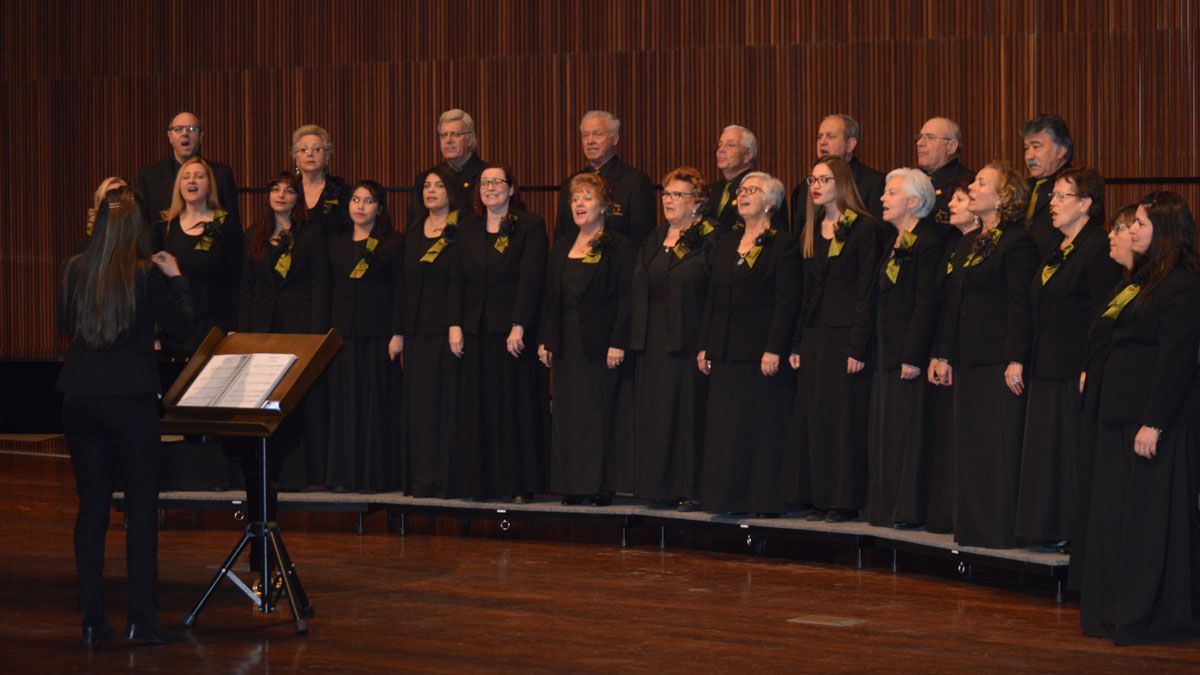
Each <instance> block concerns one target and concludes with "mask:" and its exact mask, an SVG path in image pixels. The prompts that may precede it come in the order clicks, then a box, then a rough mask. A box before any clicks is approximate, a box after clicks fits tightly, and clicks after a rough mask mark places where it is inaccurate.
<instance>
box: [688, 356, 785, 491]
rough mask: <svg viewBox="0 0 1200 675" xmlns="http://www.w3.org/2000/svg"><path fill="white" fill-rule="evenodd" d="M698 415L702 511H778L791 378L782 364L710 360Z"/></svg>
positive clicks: (782, 485)
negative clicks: (771, 368) (769, 368)
mask: <svg viewBox="0 0 1200 675" xmlns="http://www.w3.org/2000/svg"><path fill="white" fill-rule="evenodd" d="M708 377H709V382H708V402H707V404H706V406H705V413H704V421H705V423H704V456H703V459H702V460H701V467H702V476H701V489H700V502H701V503H702V504H703V505H704V509H705V510H707V511H714V512H717V511H729V512H758V513H782V512H783V511H786V510H787V509H786V507H785V505H784V484H783V480H782V471H781V469H782V466H783V451H784V447H785V446H786V443H787V440H788V433H787V429H788V418H789V416H790V415H791V412H792V406H793V399H794V398H795V394H796V378H795V375H794V373H793V372H792V371H791V369H789V368H788V367H787V366H786V364H785V365H783V366H782V367H781V368H780V369H779V372H778V373H776V374H775V375H774V376H773V377H764V376H763V374H762V371H761V366H760V364H759V362H758V361H754V362H747V363H726V362H720V361H713V364H712V372H711V373H710V374H709V376H708Z"/></svg>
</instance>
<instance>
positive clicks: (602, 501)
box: [592, 494, 613, 506]
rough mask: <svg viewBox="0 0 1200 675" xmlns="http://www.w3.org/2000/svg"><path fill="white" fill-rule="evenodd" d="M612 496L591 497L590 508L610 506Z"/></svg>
mask: <svg viewBox="0 0 1200 675" xmlns="http://www.w3.org/2000/svg"><path fill="white" fill-rule="evenodd" d="M612 500H613V496H612V495H610V494H609V495H592V506H608V505H609V504H612Z"/></svg>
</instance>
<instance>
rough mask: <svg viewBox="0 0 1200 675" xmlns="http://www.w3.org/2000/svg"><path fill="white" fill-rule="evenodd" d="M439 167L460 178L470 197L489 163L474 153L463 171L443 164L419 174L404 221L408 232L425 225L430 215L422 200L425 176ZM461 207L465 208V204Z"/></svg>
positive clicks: (463, 166) (415, 179) (465, 163)
mask: <svg viewBox="0 0 1200 675" xmlns="http://www.w3.org/2000/svg"><path fill="white" fill-rule="evenodd" d="M438 166H440V167H442V168H443V169H446V170H447V171H449V172H450V173H452V174H454V175H456V176H458V177H459V178H460V179H461V180H462V189H463V190H464V191H465V192H466V193H467V194H468V195H470V194H471V191H472V190H474V189H475V186H476V185H478V184H479V175H480V174H482V173H483V170H484V169H486V168H487V167H488V163H487V162H485V161H483V160H482V159H480V158H479V155H477V154H475V153H472V154H471V158H470V159H468V160H467V161H466V162H463V165H462V168H461V169H455V168H454V167H452V166H450V165H449V164H447V163H445V162H442V163H441V164H438V165H437V166H431V167H429V168H428V169H425V170H424V171H422V172H421V173H419V174H417V177H416V178H414V179H413V187H412V200H411V201H410V202H409V203H408V213H407V217H406V220H405V221H404V222H405V224H406V226H405V228H404V229H405V231H406V232H407V231H408V230H411V229H412V228H413V226H414V225H421V224H423V223H424V222H425V218H426V216H428V215H429V209H427V208H425V200H424V199H422V198H421V193H422V192H423V191H424V188H425V176H428V175H429V172H430V171H433V170H434V169H436V168H438ZM460 206H465V204H464V205H460Z"/></svg>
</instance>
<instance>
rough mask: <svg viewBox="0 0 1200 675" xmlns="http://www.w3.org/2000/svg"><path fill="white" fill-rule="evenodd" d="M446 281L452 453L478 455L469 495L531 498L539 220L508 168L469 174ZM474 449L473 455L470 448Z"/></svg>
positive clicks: (543, 420) (542, 241) (545, 403)
mask: <svg viewBox="0 0 1200 675" xmlns="http://www.w3.org/2000/svg"><path fill="white" fill-rule="evenodd" d="M458 247H459V261H460V262H459V265H458V267H457V268H455V269H453V270H452V274H451V277H450V290H449V293H450V299H449V301H448V303H447V320H448V321H449V322H450V350H451V353H453V354H454V355H455V356H457V357H458V358H459V360H460V361H461V364H460V375H461V379H460V380H459V383H460V384H459V387H460V390H459V406H460V407H459V410H460V411H461V412H460V415H459V420H458V423H457V424H458V433H459V438H458V447H459V449H460V452H472V454H473V455H474V456H476V457H478V458H479V460H480V461H479V462H478V463H477V464H475V465H473V466H468V467H460V468H461V469H463V470H466V471H478V472H479V474H480V475H479V476H478V477H476V478H475V480H478V481H479V482H480V483H481V485H482V487H481V488H480V491H479V492H478V493H477V494H476V496H479V497H484V496H496V495H504V496H509V497H513V498H514V499H515V501H516V502H517V503H524V502H528V501H531V500H532V499H533V495H534V494H535V493H537V492H541V491H542V490H543V489H544V487H545V477H544V471H545V461H546V458H545V453H546V441H547V440H548V439H547V434H548V427H547V413H548V411H549V400H548V398H547V391H546V373H545V371H544V370H543V369H542V368H541V366H539V365H538V362H537V353H536V352H537V349H536V345H537V336H536V335H535V330H536V328H537V322H538V317H539V315H540V313H541V302H542V289H543V282H544V277H545V270H546V249H547V247H548V241H547V237H546V223H545V221H543V220H542V218H541V217H540V216H538V215H536V214H533V213H530V212H529V211H526V210H525V205H524V203H523V202H522V200H521V195H520V193H519V192H518V191H517V186H516V185H515V179H514V177H513V174H512V170H511V169H509V168H508V167H507V166H503V165H491V166H488V167H487V168H486V169H484V170H483V173H482V174H481V175H480V177H479V189H478V190H476V192H475V209H474V214H473V217H472V218H470V219H468V220H467V221H466V222H464V223H463V225H462V227H461V228H460V230H459V243H458ZM472 449H474V450H472Z"/></svg>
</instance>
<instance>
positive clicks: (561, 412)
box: [550, 309, 628, 495]
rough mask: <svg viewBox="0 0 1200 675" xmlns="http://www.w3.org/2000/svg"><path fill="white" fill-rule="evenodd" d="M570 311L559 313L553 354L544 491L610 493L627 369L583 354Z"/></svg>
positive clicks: (584, 493) (575, 323)
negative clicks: (559, 337) (558, 336)
mask: <svg viewBox="0 0 1200 675" xmlns="http://www.w3.org/2000/svg"><path fill="white" fill-rule="evenodd" d="M578 327H579V320H578V316H577V314H576V310H574V309H566V310H564V312H563V316H562V328H563V335H562V353H561V354H555V355H554V361H553V377H554V409H553V410H554V414H553V416H552V423H551V430H552V433H551V441H550V490H551V491H552V492H556V493H558V494H563V495H598V494H607V493H609V492H612V491H613V476H614V474H615V472H616V443H617V435H618V432H619V430H618V427H617V425H618V418H617V410H618V406H619V404H620V402H619V398H620V395H621V393H622V387H623V385H624V380H625V379H626V378H627V377H628V374H627V367H626V366H624V365H622V366H620V367H618V368H615V369H612V370H610V369H609V368H608V366H607V365H606V364H605V357H603V356H602V357H599V358H592V357H589V356H587V355H586V354H584V353H583V347H582V345H583V341H582V340H581V339H580V335H579V329H578Z"/></svg>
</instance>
